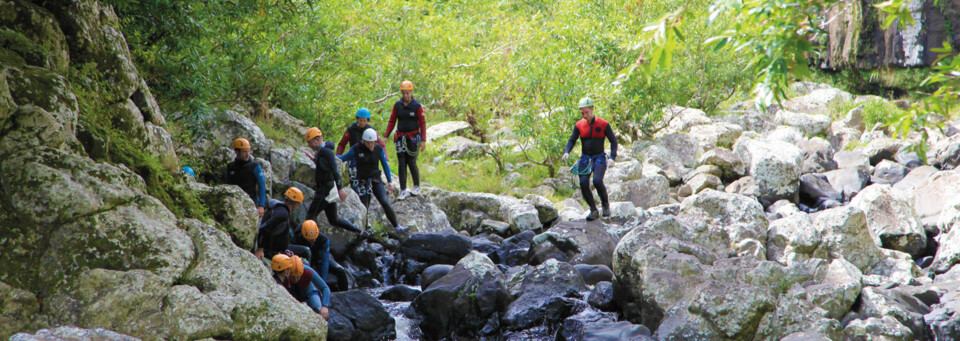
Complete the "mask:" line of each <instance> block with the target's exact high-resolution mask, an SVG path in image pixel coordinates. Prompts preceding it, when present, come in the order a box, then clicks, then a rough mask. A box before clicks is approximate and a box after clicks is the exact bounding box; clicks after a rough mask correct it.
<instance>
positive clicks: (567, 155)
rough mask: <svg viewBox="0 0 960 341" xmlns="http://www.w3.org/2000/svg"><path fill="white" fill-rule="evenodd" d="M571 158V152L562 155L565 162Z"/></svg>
mask: <svg viewBox="0 0 960 341" xmlns="http://www.w3.org/2000/svg"><path fill="white" fill-rule="evenodd" d="M569 158H570V153H563V156H561V157H560V159H561V160H563V162H567V159H569Z"/></svg>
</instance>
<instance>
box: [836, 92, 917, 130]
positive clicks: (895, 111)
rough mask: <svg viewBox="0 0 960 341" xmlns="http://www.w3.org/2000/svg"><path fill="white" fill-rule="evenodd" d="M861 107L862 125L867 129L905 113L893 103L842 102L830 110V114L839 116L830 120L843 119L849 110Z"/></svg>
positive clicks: (881, 101) (882, 101)
mask: <svg viewBox="0 0 960 341" xmlns="http://www.w3.org/2000/svg"><path fill="white" fill-rule="evenodd" d="M861 105H862V106H863V124H864V126H865V127H867V129H870V128H871V127H873V126H874V125H876V124H877V123H886V122H888V121H890V120H891V119H893V118H894V117H900V116H901V115H903V113H904V112H905V111H904V110H903V109H900V108H899V107H897V106H896V105H894V104H893V103H890V102H889V101H884V100H879V99H878V100H874V101H866V102H860V103H854V102H844V103H843V104H841V105H839V106H837V107H836V108H833V109H831V112H833V113H835V114H837V115H839V116H840V117H833V118H832V119H833V120H838V119H843V117H842V116H843V115H846V114H847V112H849V111H850V110H851V109H854V108H856V107H858V106H861Z"/></svg>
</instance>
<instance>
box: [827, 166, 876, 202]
mask: <svg viewBox="0 0 960 341" xmlns="http://www.w3.org/2000/svg"><path fill="white" fill-rule="evenodd" d="M823 175H824V176H826V177H827V181H828V182H830V185H832V186H833V188H834V189H836V190H837V191H840V193H841V194H843V198H844V200H845V201H849V200H850V199H852V198H853V196H855V195H857V193H859V192H860V190H861V189H863V188H864V187H866V186H867V185H868V184H870V172H869V171H867V168H866V167H857V168H840V169H837V170H832V171H829V172H826V173H823Z"/></svg>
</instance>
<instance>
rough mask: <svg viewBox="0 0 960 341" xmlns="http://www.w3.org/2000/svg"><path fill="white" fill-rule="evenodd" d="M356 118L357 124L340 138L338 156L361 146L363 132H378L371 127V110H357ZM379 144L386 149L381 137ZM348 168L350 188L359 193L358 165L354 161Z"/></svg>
mask: <svg viewBox="0 0 960 341" xmlns="http://www.w3.org/2000/svg"><path fill="white" fill-rule="evenodd" d="M356 116H357V117H356V119H357V122H356V123H354V124H351V125H350V127H348V128H347V130H345V131H344V132H343V136H342V137H340V142H339V143H337V154H336V155H343V152H344V151H346V148H353V146H356V145H357V144H359V143H360V141H361V140H362V138H363V131H364V130H366V129H367V128H371V129H373V130H376V128H374V127H373V126H371V125H370V110H368V109H367V108H360V110H357V115H356ZM377 144H379V145H380V147H384V148H386V145H385V144H384V143H383V140H381V139H380V136H379V135H377ZM347 167H349V174H350V188H353V191H354V192H357V185H359V182H358V181H357V163H356V162H353V161H351V162H347Z"/></svg>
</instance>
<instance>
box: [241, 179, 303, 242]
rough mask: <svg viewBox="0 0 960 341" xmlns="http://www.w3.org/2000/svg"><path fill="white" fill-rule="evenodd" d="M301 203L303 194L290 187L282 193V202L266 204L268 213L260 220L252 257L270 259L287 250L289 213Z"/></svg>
mask: <svg viewBox="0 0 960 341" xmlns="http://www.w3.org/2000/svg"><path fill="white" fill-rule="evenodd" d="M301 203H303V192H301V191H300V189H298V188H296V187H290V188H288V189H287V191H286V192H284V193H283V201H280V200H276V199H270V201H269V202H267V208H268V209H269V211H267V212H266V213H264V215H263V217H262V218H260V227H259V228H257V239H256V240H255V242H256V243H257V247H256V250H255V251H254V252H253V255H254V256H257V258H264V257H267V258H270V257H273V255H275V254H277V253H280V252H283V251H284V250H286V249H287V245H288V244H290V212H293V210H295V209H297V206H299V205H300V204H301Z"/></svg>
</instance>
